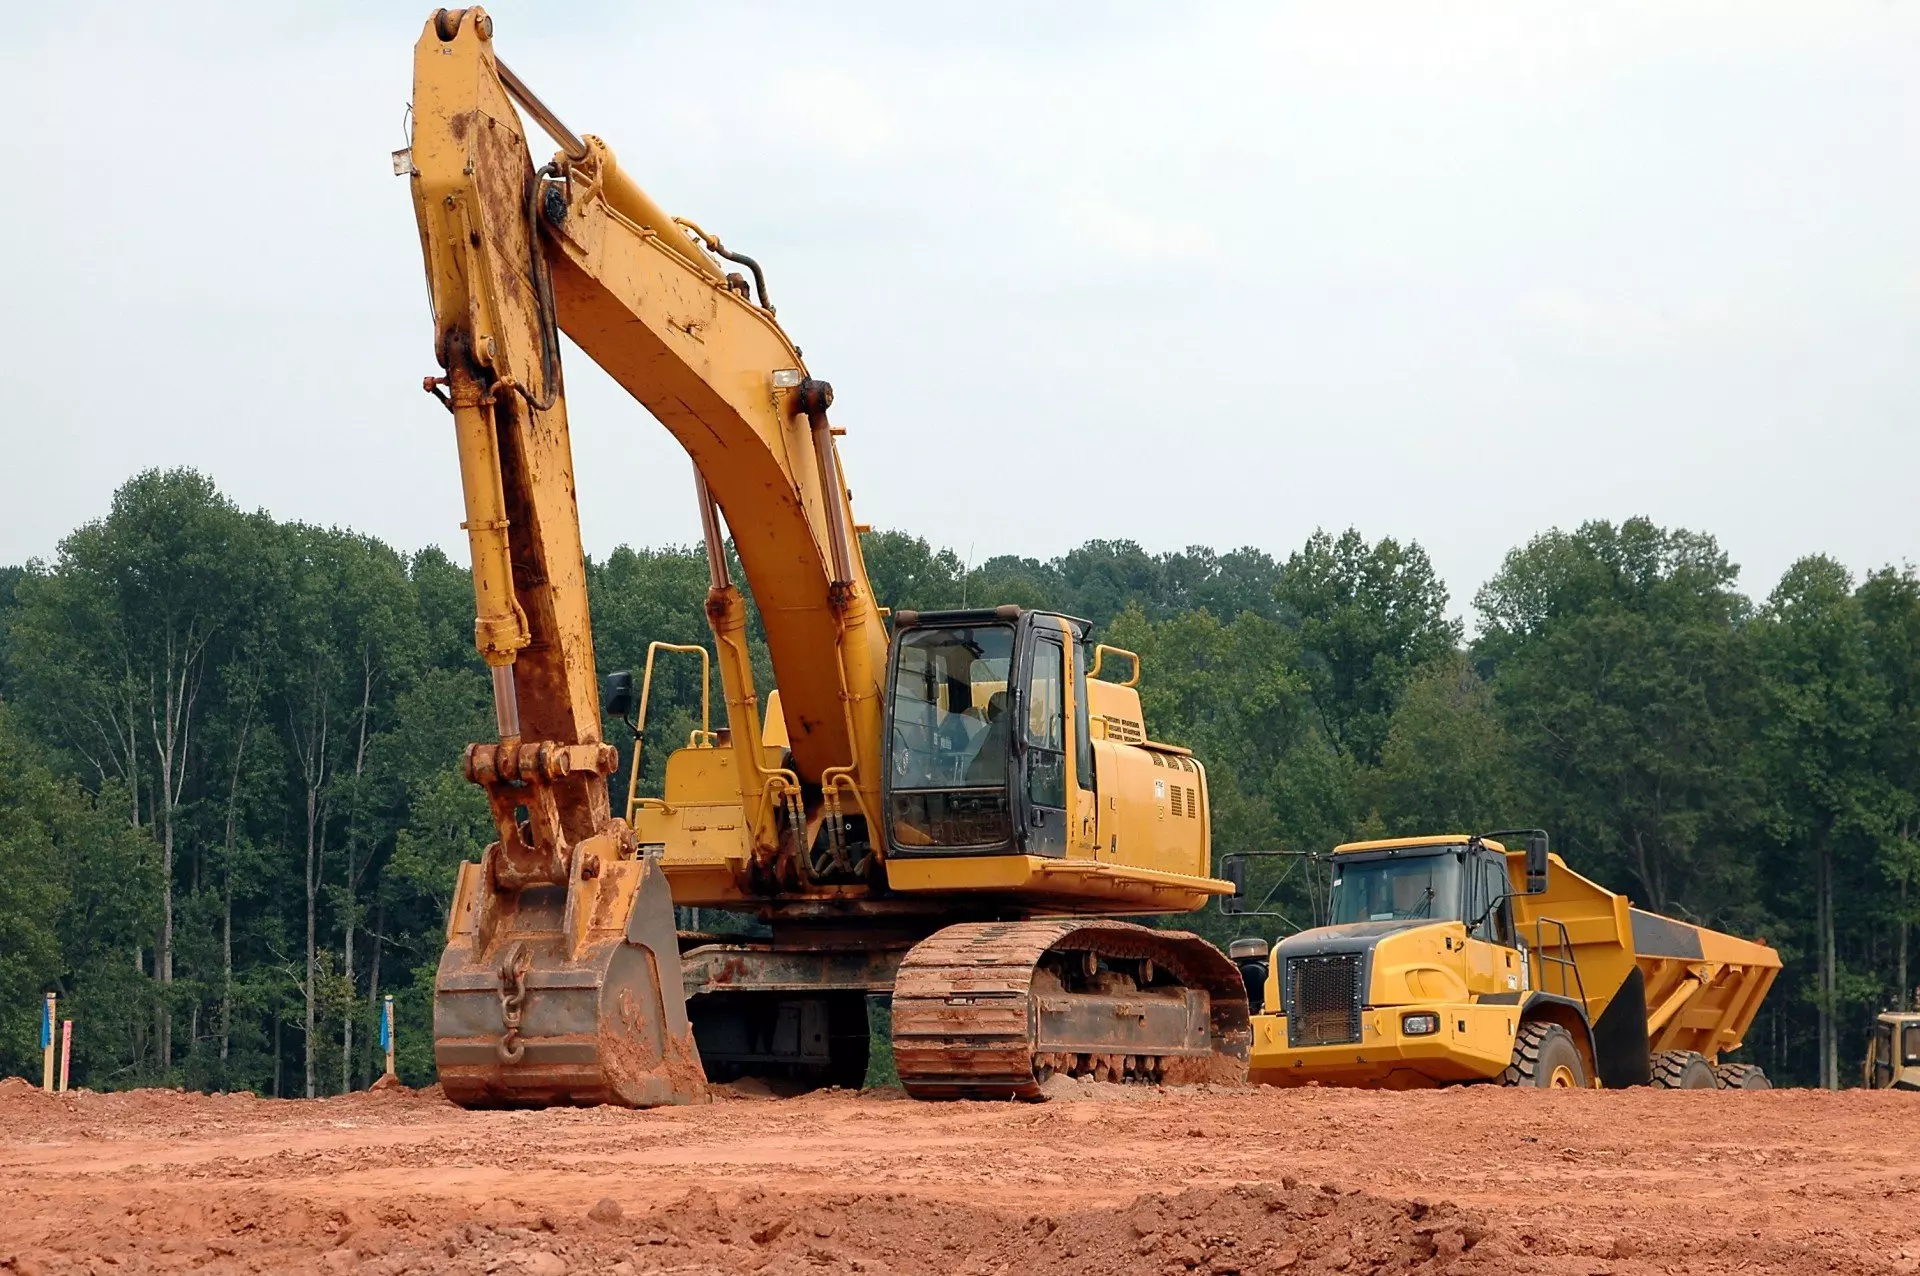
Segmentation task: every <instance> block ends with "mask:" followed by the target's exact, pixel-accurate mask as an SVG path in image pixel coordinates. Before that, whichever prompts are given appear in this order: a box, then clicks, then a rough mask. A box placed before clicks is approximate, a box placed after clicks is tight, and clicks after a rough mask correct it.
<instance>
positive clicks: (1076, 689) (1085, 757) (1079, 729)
mask: <svg viewBox="0 0 1920 1276" xmlns="http://www.w3.org/2000/svg"><path fill="white" fill-rule="evenodd" d="M1073 774H1074V777H1075V779H1076V780H1077V781H1078V783H1079V786H1080V787H1081V788H1082V789H1084V790H1086V791H1087V792H1088V793H1091V792H1093V789H1094V772H1093V733H1092V731H1090V730H1089V729H1088V727H1087V648H1086V645H1085V644H1083V643H1078V642H1076V643H1074V644H1073Z"/></svg>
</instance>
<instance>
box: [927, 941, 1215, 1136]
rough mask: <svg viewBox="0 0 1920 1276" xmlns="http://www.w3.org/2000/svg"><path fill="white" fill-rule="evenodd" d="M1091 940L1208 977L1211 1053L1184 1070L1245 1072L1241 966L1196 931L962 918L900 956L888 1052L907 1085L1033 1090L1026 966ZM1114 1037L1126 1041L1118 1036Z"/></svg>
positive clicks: (1014, 1093)
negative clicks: (1052, 953)
mask: <svg viewBox="0 0 1920 1276" xmlns="http://www.w3.org/2000/svg"><path fill="white" fill-rule="evenodd" d="M1088 949H1091V950H1093V951H1094V952H1096V953H1098V954H1099V955H1101V956H1103V957H1114V958H1137V957H1150V958H1152V959H1153V962H1154V964H1155V965H1156V966H1158V967H1160V968H1161V969H1163V970H1165V971H1167V972H1169V973H1170V974H1172V975H1173V976H1174V977H1175V978H1176V979H1178V980H1179V981H1180V983H1182V984H1183V985H1185V986H1186V987H1189V988H1199V989H1204V990H1205V991H1206V993H1207V995H1208V998H1209V1001H1210V1005H1211V1015H1212V1024H1211V1027H1212V1034H1211V1037H1212V1041H1211V1044H1212V1048H1213V1053H1212V1055H1211V1057H1210V1058H1207V1059H1197V1060H1194V1061H1192V1063H1193V1065H1194V1066H1192V1067H1191V1068H1188V1069H1185V1070H1184V1072H1185V1074H1186V1076H1187V1077H1188V1078H1190V1079H1192V1080H1201V1079H1218V1080H1231V1079H1233V1076H1237V1077H1238V1078H1240V1079H1244V1078H1245V1076H1246V1064H1247V1052H1248V1047H1249V1045H1250V1043H1251V1032H1250V1029H1249V1027H1248V1023H1247V995H1246V985H1245V984H1244V982H1243V981H1242V980H1241V978H1240V971H1239V969H1238V967H1236V966H1235V965H1234V964H1233V963H1232V962H1231V961H1229V960H1228V959H1227V957H1226V955H1225V954H1224V953H1222V952H1221V951H1220V950H1219V949H1217V948H1215V947H1214V946H1213V945H1211V944H1209V943H1207V942H1206V941H1205V940H1203V939H1201V938H1200V937H1199V936H1197V935H1194V934H1191V933H1189V932H1187V931H1179V930H1153V929H1150V928H1148V927H1145V926H1136V925H1133V924H1131V923H1128V922H1116V921H1105V920H1090V919H1062V920H1049V921H1020V922H969V923H964V924H961V925H957V926H949V927H947V928H946V929H944V930H940V931H937V932H935V933H934V934H933V935H931V936H929V937H928V938H926V939H925V940H922V941H921V942H920V943H919V944H917V945H915V946H914V948H913V950H912V951H911V952H909V953H908V954H907V956H906V959H905V960H903V961H902V962H901V963H900V972H899V975H898V977H897V978H896V980H895V983H894V989H893V1058H894V1064H895V1066H896V1067H897V1068H898V1069H899V1073H900V1082H901V1084H902V1085H903V1086H905V1087H906V1090H907V1093H908V1094H911V1095H912V1096H914V1097H915V1098H917V1099H1010V1098H1021V1099H1036V1098H1039V1097H1041V1090H1040V1082H1039V1079H1038V1078H1037V1077H1036V1076H1035V1072H1034V1063H1035V1057H1036V1053H1037V1049H1038V1046H1037V1042H1036V1040H1035V1023H1036V1021H1037V1016H1036V1015H1035V1013H1034V1008H1033V976H1034V972H1035V971H1036V970H1037V969H1038V968H1039V965H1040V961H1041V958H1042V957H1044V956H1045V955H1046V954H1047V953H1049V952H1055V951H1068V952H1079V951H1085V950H1088ZM1116 1048H1117V1049H1119V1050H1121V1051H1122V1052H1123V1053H1126V1050H1125V1047H1124V1045H1120V1046H1117V1047H1116ZM1183 1062H1184V1061H1183Z"/></svg>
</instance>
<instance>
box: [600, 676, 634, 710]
mask: <svg viewBox="0 0 1920 1276" xmlns="http://www.w3.org/2000/svg"><path fill="white" fill-rule="evenodd" d="M603 703H604V704H605V705H606V709H607V713H608V714H609V715H610V716H612V717H615V718H619V719H620V720H621V721H623V722H624V721H625V720H626V719H627V718H628V717H629V716H630V715H631V714H632V713H633V670H631V669H622V670H620V671H619V672H618V673H610V674H608V675H607V689H606V697H605V700H604V701H603Z"/></svg>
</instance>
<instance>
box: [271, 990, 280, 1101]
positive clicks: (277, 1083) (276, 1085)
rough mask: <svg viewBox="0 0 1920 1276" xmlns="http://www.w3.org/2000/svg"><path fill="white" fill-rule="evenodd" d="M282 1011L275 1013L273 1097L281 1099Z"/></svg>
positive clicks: (277, 1008) (276, 1009)
mask: <svg viewBox="0 0 1920 1276" xmlns="http://www.w3.org/2000/svg"><path fill="white" fill-rule="evenodd" d="M280 1023H281V1020H280V1009H279V1007H277V1006H276V1007H274V1011H273V1097H274V1098H276V1099H277V1098H279V1097H280Z"/></svg>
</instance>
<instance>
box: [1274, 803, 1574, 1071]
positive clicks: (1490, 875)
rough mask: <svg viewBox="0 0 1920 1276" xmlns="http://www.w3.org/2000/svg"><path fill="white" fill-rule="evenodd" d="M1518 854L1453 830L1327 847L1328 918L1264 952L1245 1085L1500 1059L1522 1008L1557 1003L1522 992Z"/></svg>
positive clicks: (1527, 980)
mask: <svg viewBox="0 0 1920 1276" xmlns="http://www.w3.org/2000/svg"><path fill="white" fill-rule="evenodd" d="M1523 859H1524V855H1523V853H1517V852H1516V853H1513V854H1509V852H1508V851H1507V849H1506V847H1505V846H1504V845H1503V844H1502V843H1500V842H1498V841H1494V840H1490V839H1486V838H1477V837H1471V836H1468V835H1466V834H1459V835H1447V836H1442V837H1426V838H1400V839H1395V840H1391V841H1376V842H1355V843H1348V844H1346V845H1343V846H1340V847H1337V848H1336V849H1335V851H1334V853H1333V856H1332V891H1331V897H1330V901H1329V904H1330V913H1329V915H1330V917H1331V924H1329V925H1327V926H1322V927H1316V928H1314V929H1312V930H1307V931H1302V932H1301V933H1299V934H1297V935H1292V936H1289V937H1288V938H1286V939H1283V940H1281V941H1280V942H1279V944H1277V945H1276V946H1275V947H1274V949H1273V951H1272V954H1271V957H1270V958H1269V960H1268V970H1267V978H1266V984H1265V988H1264V989H1263V993H1262V997H1261V1005H1262V1009H1263V1011H1264V1012H1265V1013H1263V1014H1262V1015H1261V1016H1260V1018H1259V1019H1258V1020H1257V1021H1256V1029H1255V1039H1254V1049H1255V1056H1256V1064H1255V1073H1256V1075H1255V1076H1254V1080H1257V1081H1268V1082H1274V1083H1278V1084H1287V1083H1289V1081H1291V1080H1293V1079H1294V1078H1298V1079H1299V1080H1300V1081H1305V1080H1315V1081H1319V1082H1321V1083H1322V1084H1345V1085H1363V1086H1377V1087H1384V1088H1390V1089H1401V1088H1411V1087H1417V1086H1429V1085H1437V1084H1445V1083H1447V1082H1453V1081H1472V1080H1484V1079H1486V1078H1488V1077H1491V1076H1494V1075H1497V1074H1498V1073H1499V1072H1500V1071H1501V1070H1502V1069H1504V1068H1506V1067H1507V1066H1508V1063H1509V1060H1510V1056H1511V1055H1512V1052H1513V1040H1514V1034H1515V1032H1516V1031H1517V1030H1518V1028H1519V1024H1520V1018H1521V1014H1522V1011H1523V1010H1524V1009H1528V1008H1533V1009H1535V1010H1538V1009H1539V1007H1538V1006H1537V1005H1536V1004H1535V1003H1538V1002H1541V1001H1543V1000H1544V1001H1566V998H1565V997H1564V996H1562V995H1559V994H1555V993H1548V992H1544V991H1542V990H1539V989H1536V988H1535V987H1534V981H1533V977H1532V971H1531V966H1530V963H1529V961H1528V955H1527V951H1526V946H1525V941H1524V940H1523V939H1522V938H1521V937H1520V935H1519V934H1518V930H1517V926H1516V918H1515V912H1514V896H1515V894H1516V882H1518V885H1519V888H1520V889H1524V886H1525V865H1524V863H1523V862H1520V861H1523ZM1579 1015H1580V1012H1579V1010H1578V1007H1577V1005H1576V1004H1571V1003H1570V1004H1567V1005H1564V1006H1560V1007H1558V1008H1557V1017H1560V1018H1568V1019H1573V1018H1576V1017H1579ZM1582 1072H1586V1070H1579V1071H1576V1070H1573V1069H1566V1070H1563V1072H1562V1074H1561V1076H1560V1082H1561V1084H1566V1085H1571V1084H1574V1083H1575V1082H1576V1081H1583V1077H1582V1075H1581V1074H1582ZM1586 1075H1590V1072H1586Z"/></svg>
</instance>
